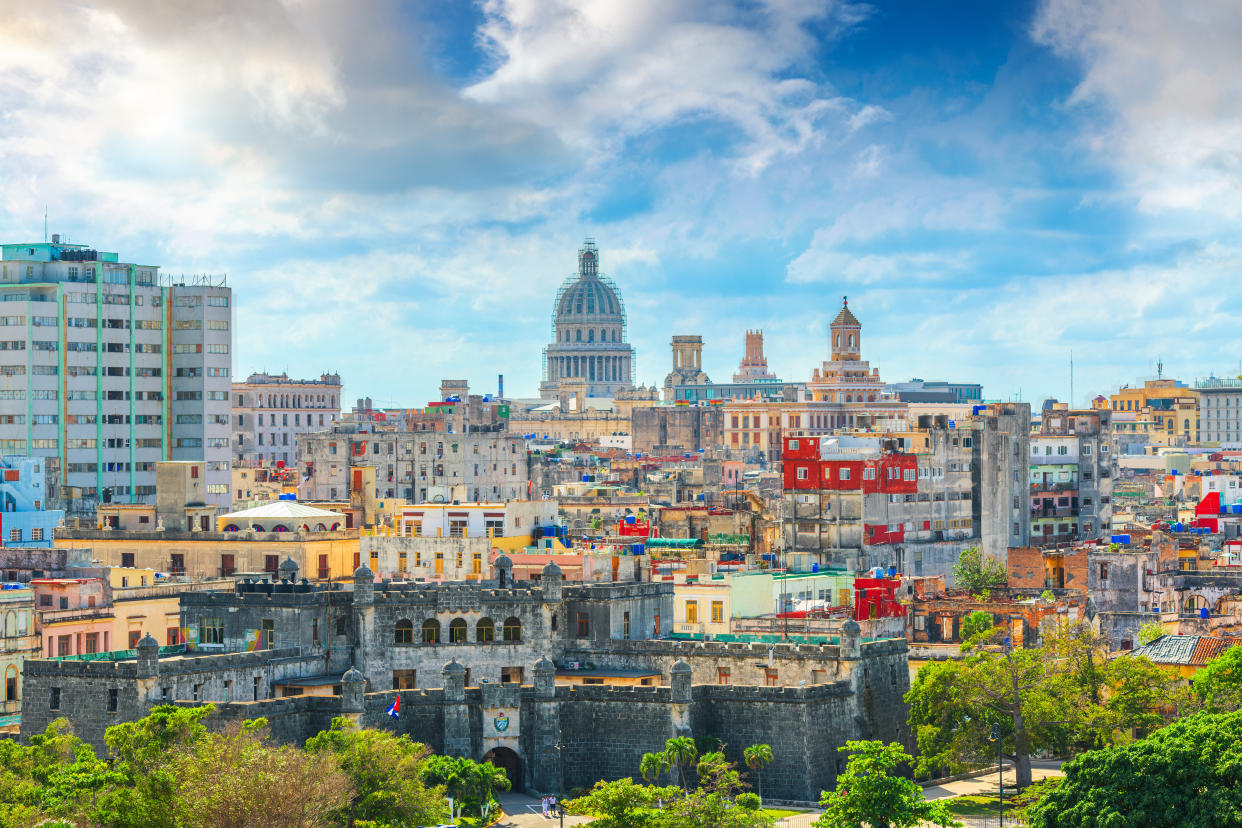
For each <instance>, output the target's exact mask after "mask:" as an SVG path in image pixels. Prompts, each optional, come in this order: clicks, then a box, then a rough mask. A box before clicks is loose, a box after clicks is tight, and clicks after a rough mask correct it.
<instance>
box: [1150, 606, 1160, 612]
mask: <svg viewBox="0 0 1242 828" xmlns="http://www.w3.org/2000/svg"><path fill="white" fill-rule="evenodd" d="M1151 611H1152V612H1160V607H1152V608H1151Z"/></svg>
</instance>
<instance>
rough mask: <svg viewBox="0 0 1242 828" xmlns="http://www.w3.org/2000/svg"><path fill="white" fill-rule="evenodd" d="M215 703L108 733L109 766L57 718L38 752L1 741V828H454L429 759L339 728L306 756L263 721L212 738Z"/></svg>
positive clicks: (162, 712)
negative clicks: (274, 737)
mask: <svg viewBox="0 0 1242 828" xmlns="http://www.w3.org/2000/svg"><path fill="white" fill-rule="evenodd" d="M211 712H212V707H211V706H210V705H208V706H205V707H199V708H179V707H175V706H171V705H163V706H160V707H156V708H155V709H153V710H152V711H151V713H150V715H148V716H147V717H146V718H144V719H141V720H139V721H137V722H127V723H125V724H121V725H117V726H115V727H111V728H109V729H108V731H107V734H106V736H105V740H106V742H107V745H108V757H107V758H106V759H100V758H99V757H97V756H96V755H95V753H94V751H93V750H92V749H91V748H90V746H89V745H87V744H86V743H85V742H83V741H82V740H81V739H78V738H77V737H76V736H74V735H73V734H72V732H71V731H70V728H69V724H68V722H67V721H65V720H64V719H58V720H56V721H55V722H53V723H52V724H51V725H49V726H48V728H47V730H46V731H44V733H42V734H40V735H37V736H34V737H32V738H31V740H30V741H31V743H30V745H21V744H19V743H17V742H12V741H2V742H0V828H33V826H36V825H56V824H64V825H72V826H75V827H77V828H87V827H88V826H93V827H97V828H334V826H347V825H353V824H354V823H355V822H356V821H358V820H367V821H368V824H370V825H372V826H374V828H406V826H416V825H426V824H428V823H431V824H435V823H438V822H442V821H444V818H445V817H447V815H448V814H447V811H446V809H445V807H444V804H443V790H442V789H441V788H438V787H435V786H434V785H431V784H428V782H427V781H426V779H425V771H426V765H427V756H428V752H427V750H426V748H424V747H423V746H422V745H419V744H417V743H414V742H410V741H409V739H407V738H405V737H398V736H394V735H392V734H390V733H385V732H383V731H374V730H359V729H357V728H356V727H355V726H354V725H353V724H352V723H350V722H348V721H346V720H343V719H338V720H337V721H335V722H333V726H332V729H331V730H329V731H326V732H325V733H322V734H320V735H319V736H316V737H314V738H313V739H311V740H310V743H308V746H307V747H306V748H305V749H301V748H297V747H294V746H291V745H275V744H272V743H271V742H270V741H269V739H268V734H267V722H266V720H264V719H255V720H252V721H247V722H244V723H241V724H240V725H238V726H236V727H233V728H231V729H229V730H228V731H226V732H223V733H212V732H208V730H207V728H206V727H205V726H204V725H203V719H204V718H205V717H206V716H208V715H209V714H210V713H211Z"/></svg>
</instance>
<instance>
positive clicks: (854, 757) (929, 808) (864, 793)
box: [812, 741, 961, 828]
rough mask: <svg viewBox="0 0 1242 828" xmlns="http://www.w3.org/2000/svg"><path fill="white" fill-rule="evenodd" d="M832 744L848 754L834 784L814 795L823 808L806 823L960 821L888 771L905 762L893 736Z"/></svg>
mask: <svg viewBox="0 0 1242 828" xmlns="http://www.w3.org/2000/svg"><path fill="white" fill-rule="evenodd" d="M838 750H840V751H841V752H843V753H846V752H848V753H850V754H851V755H850V758H849V760H848V761H847V762H846V765H845V771H844V772H843V773H842V774H841V775H839V776H838V777H837V789H836V790H835V791H831V792H830V791H824V793H823V794H822V795H821V797H820V800H819V804H820V807H821V808H823V809H824V812H823V813H822V814H821V815H820V816H819V818H818V819H816V820H815V822H814V823H812V824H813V825H814V826H815V828H913V826H916V825H924V824H927V823H931V824H932V825H942V826H960V825H961V823H960V822H958V821H956V820H954V819H953V816H952V815H951V814H950V813H949V812H948V811H947V810H946V809H945V806H944V804H943V803H941V802H934V801H928V800H926V799H924V798H923V789H922V788H921V787H919V785H918V784H917V783H916V782H914V781H913V780H912V779H907V778H906V777H904V776H899V775H897V774H895V773H894V771H896V770H897V769H898V768H899V767H902V766H904V765H908V764H909V763H910V762H911V757H910V755H909V754H907V753H906V752H905V750H904V749H903V748H902V746H901V745H900V744H898V743H897V742H893V743H891V744H887V745H886V744H884V743H883V742H878V741H866V742H847V743H846V744H845V745H844V746H842V747H840V748H838Z"/></svg>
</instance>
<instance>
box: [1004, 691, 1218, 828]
mask: <svg viewBox="0 0 1242 828" xmlns="http://www.w3.org/2000/svg"><path fill="white" fill-rule="evenodd" d="M1240 745H1242V712H1235V713H1226V714H1211V713H1197V714H1195V715H1192V716H1187V717H1185V718H1183V719H1180V720H1179V721H1176V722H1174V723H1173V724H1171V725H1169V726H1168V727H1164V728H1161V729H1160V730H1157V731H1156V732H1154V733H1152V734H1151V735H1150V736H1147V737H1145V738H1143V739H1138V740H1136V741H1134V742H1131V743H1130V744H1127V745H1123V746H1120V747H1113V748H1107V749H1104V750H1097V751H1089V752H1087V753H1084V754H1082V755H1081V756H1079V757H1078V758H1076V759H1074V760H1073V761H1071V762H1069V763H1067V764H1066V765H1065V767H1064V770H1065V780H1064V781H1063V782H1062V783H1061V784H1060V785H1058V786H1056V787H1055V788H1053V789H1052V790H1050V791H1049V792H1048V793H1047V794H1045V795H1044V796H1043V797H1042V798H1041V799H1040V800H1039V801H1038V802H1036V803H1035V804H1034V805H1032V806H1031V807H1030V808H1029V809H1028V811H1027V820H1028V824H1029V825H1030V826H1031V828H1124V827H1125V826H1138V825H1141V826H1144V828H1228V826H1235V828H1236V826H1242V752H1240V748H1239V746H1240Z"/></svg>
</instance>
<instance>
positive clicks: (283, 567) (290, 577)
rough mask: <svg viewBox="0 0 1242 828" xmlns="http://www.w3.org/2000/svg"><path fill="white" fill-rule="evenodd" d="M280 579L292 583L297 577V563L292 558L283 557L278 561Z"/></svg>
mask: <svg viewBox="0 0 1242 828" xmlns="http://www.w3.org/2000/svg"><path fill="white" fill-rule="evenodd" d="M279 571H280V579H281V580H282V581H288V582H289V583H293V582H294V581H296V580H297V579H298V564H297V561H295V560H293V558H285V559H284V560H283V561H281V562H280V569H279Z"/></svg>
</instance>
